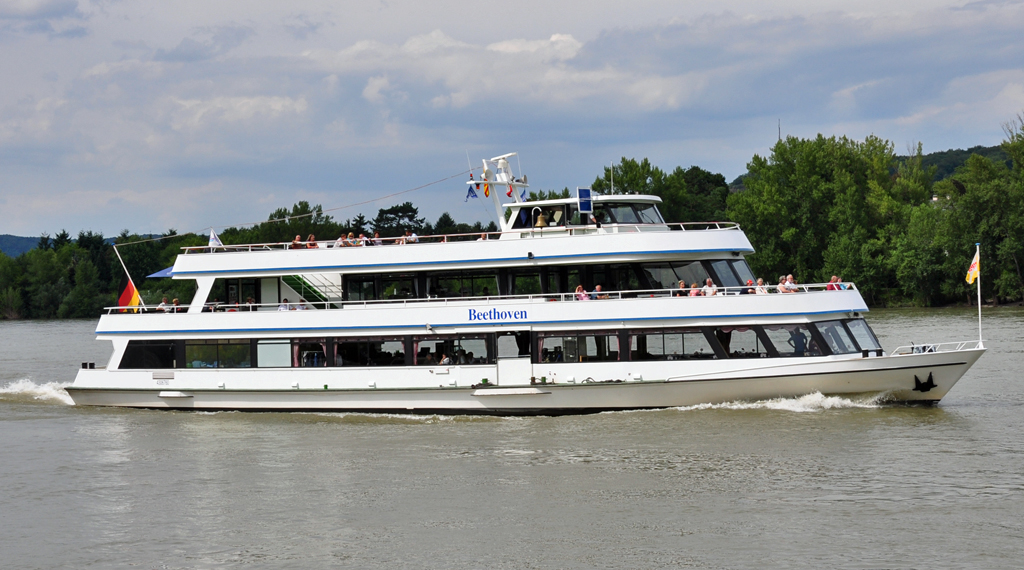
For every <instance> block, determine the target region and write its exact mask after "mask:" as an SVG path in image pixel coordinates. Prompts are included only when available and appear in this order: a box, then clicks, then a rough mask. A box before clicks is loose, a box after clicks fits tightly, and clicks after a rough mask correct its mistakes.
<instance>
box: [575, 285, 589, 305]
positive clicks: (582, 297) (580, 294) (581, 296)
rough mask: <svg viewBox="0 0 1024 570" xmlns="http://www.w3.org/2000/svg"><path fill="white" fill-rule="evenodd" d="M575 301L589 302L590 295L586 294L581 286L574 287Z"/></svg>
mask: <svg viewBox="0 0 1024 570" xmlns="http://www.w3.org/2000/svg"><path fill="white" fill-rule="evenodd" d="M576 300H577V301H589V300H590V295H588V294H587V290H586V289H584V288H583V285H577V286H576Z"/></svg>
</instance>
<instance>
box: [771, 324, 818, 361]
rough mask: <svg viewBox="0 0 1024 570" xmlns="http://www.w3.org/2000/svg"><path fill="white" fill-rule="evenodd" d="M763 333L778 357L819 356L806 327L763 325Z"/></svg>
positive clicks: (816, 346)
mask: <svg viewBox="0 0 1024 570" xmlns="http://www.w3.org/2000/svg"><path fill="white" fill-rule="evenodd" d="M764 332H765V333H767V334H768V338H769V339H771V341H772V345H774V346H775V350H777V351H778V352H779V356H821V349H820V348H819V347H818V345H817V343H815V342H814V338H813V337H812V336H811V330H810V329H809V328H808V326H807V325H803V324H801V325H765V326H764Z"/></svg>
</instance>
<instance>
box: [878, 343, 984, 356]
mask: <svg viewBox="0 0 1024 570" xmlns="http://www.w3.org/2000/svg"><path fill="white" fill-rule="evenodd" d="M979 348H985V345H984V344H983V343H982V341H980V340H964V341H958V342H937V343H932V344H912V345H910V346H901V347H899V348H897V349H896V350H894V351H892V355H893V356H896V355H900V354H924V353H928V352H957V351H960V350H976V349H979Z"/></svg>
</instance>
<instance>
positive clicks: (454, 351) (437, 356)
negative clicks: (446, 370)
mask: <svg viewBox="0 0 1024 570" xmlns="http://www.w3.org/2000/svg"><path fill="white" fill-rule="evenodd" d="M413 350H414V354H413V364H414V365H416V366H439V365H442V364H441V362H442V361H443V360H444V359H445V358H447V359H448V360H449V363H447V364H444V365H443V366H448V364H451V365H455V364H493V363H494V359H493V358H492V357H491V350H490V342H489V341H488V338H487V335H486V334H481V335H465V336H454V335H445V336H442V335H433V336H429V337H413Z"/></svg>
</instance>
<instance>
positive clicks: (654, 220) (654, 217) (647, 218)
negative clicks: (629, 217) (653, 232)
mask: <svg viewBox="0 0 1024 570" xmlns="http://www.w3.org/2000/svg"><path fill="white" fill-rule="evenodd" d="M633 207H634V208H635V209H636V215H637V217H638V218H639V219H640V223H642V224H662V223H665V220H663V219H662V218H661V212H659V211H658V207H657V206H655V205H654V204H634V205H633Z"/></svg>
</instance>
